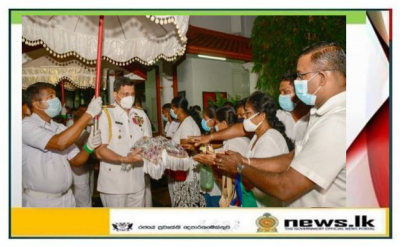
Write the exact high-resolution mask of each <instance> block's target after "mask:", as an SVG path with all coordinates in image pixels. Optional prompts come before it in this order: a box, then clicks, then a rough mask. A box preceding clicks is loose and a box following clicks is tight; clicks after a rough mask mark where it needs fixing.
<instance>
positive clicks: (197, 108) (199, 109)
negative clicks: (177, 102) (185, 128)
mask: <svg viewBox="0 0 400 247" xmlns="http://www.w3.org/2000/svg"><path fill="white" fill-rule="evenodd" d="M193 109H195V110H196V111H201V107H200V106H199V105H194V106H193Z"/></svg>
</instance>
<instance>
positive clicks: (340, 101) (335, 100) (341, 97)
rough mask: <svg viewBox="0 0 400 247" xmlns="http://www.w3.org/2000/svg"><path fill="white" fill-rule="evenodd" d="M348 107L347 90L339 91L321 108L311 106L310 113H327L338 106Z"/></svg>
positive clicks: (320, 114)
mask: <svg viewBox="0 0 400 247" xmlns="http://www.w3.org/2000/svg"><path fill="white" fill-rule="evenodd" d="M342 105H343V106H344V107H346V91H344V92H341V93H338V94H336V95H334V96H332V97H331V98H329V99H328V100H327V101H326V102H325V103H324V104H323V105H322V106H321V107H320V108H318V109H317V108H315V107H313V108H311V110H310V114H311V115H319V116H322V115H325V114H326V113H328V112H329V111H331V110H333V109H334V108H336V107H338V106H342Z"/></svg>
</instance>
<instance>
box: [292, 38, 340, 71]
mask: <svg viewBox="0 0 400 247" xmlns="http://www.w3.org/2000/svg"><path fill="white" fill-rule="evenodd" d="M308 54H311V62H312V63H314V64H315V65H317V66H318V67H319V69H321V70H324V69H325V70H336V71H339V72H340V73H342V74H343V76H344V77H346V53H344V51H343V50H342V48H340V46H339V45H338V44H337V43H334V42H326V41H324V42H320V43H316V44H313V45H311V46H309V47H306V48H304V49H303V51H302V52H301V53H300V54H299V57H298V59H299V58H301V57H302V56H304V55H308Z"/></svg>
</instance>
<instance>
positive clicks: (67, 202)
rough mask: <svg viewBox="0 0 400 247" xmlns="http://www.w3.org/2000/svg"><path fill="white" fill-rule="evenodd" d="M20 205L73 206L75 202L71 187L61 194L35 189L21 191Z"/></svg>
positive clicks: (42, 206) (43, 206)
mask: <svg viewBox="0 0 400 247" xmlns="http://www.w3.org/2000/svg"><path fill="white" fill-rule="evenodd" d="M29 192H30V193H29ZM22 206H23V207H35V208H37V207H39V208H74V207H76V204H75V197H74V195H73V194H72V191H71V189H68V191H67V192H65V193H64V194H62V195H61V196H54V195H53V194H51V193H42V192H35V191H27V192H23V194H22Z"/></svg>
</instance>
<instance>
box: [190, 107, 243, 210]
mask: <svg viewBox="0 0 400 247" xmlns="http://www.w3.org/2000/svg"><path fill="white" fill-rule="evenodd" d="M214 117H215V127H214V129H215V131H221V130H224V129H226V128H228V127H229V126H232V125H233V124H235V123H237V122H238V118H237V116H236V113H235V109H233V108H232V107H230V106H224V107H221V108H218V109H217V110H216V112H215V115H214ZM249 142H250V140H249V138H247V137H235V138H232V139H229V140H226V141H224V142H223V147H222V148H220V149H215V150H214V154H197V155H196V156H194V157H193V159H194V160H196V161H198V162H199V163H201V164H205V165H208V166H213V165H214V158H215V153H218V152H224V151H226V150H231V151H235V152H238V153H240V154H241V155H243V156H246V154H247V151H248V147H249ZM213 171H214V173H215V176H216V178H217V179H216V181H215V183H214V187H213V189H212V190H211V191H209V192H207V193H206V194H205V197H206V201H207V207H219V205H218V204H219V200H220V198H221V181H219V180H221V179H220V176H221V175H222V174H223V173H224V171H221V170H218V169H217V168H216V167H215V166H213Z"/></svg>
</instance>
